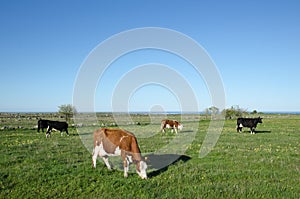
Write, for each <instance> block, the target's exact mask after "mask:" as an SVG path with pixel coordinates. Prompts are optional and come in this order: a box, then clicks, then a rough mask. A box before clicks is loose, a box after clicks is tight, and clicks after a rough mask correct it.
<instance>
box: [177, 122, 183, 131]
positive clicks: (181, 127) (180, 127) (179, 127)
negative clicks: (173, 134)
mask: <svg viewBox="0 0 300 199" xmlns="http://www.w3.org/2000/svg"><path fill="white" fill-rule="evenodd" d="M178 129H179V130H180V131H182V129H183V125H182V124H180V123H178Z"/></svg>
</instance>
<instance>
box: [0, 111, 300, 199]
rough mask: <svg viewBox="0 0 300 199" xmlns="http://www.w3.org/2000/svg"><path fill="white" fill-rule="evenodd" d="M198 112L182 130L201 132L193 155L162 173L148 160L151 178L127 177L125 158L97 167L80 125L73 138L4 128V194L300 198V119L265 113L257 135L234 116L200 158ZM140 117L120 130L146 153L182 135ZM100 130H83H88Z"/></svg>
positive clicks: (0, 177)
mask: <svg viewBox="0 0 300 199" xmlns="http://www.w3.org/2000/svg"><path fill="white" fill-rule="evenodd" d="M195 117H196V116H189V118H193V119H191V120H188V119H186V120H185V121H183V122H184V130H185V131H183V132H181V133H192V132H193V131H194V130H195V131H197V132H196V136H195V139H194V140H193V142H192V143H191V144H190V145H188V146H185V147H186V151H185V154H182V155H185V156H186V157H188V158H186V159H179V160H178V161H177V162H175V163H174V164H171V165H169V166H167V167H165V168H161V170H160V171H156V170H155V169H154V168H151V165H149V173H148V175H149V179H148V180H141V179H140V178H139V177H138V175H137V174H136V173H135V172H134V168H133V167H131V171H132V172H131V173H130V175H129V177H128V178H127V179H126V178H124V177H123V172H122V171H120V170H119V169H122V166H121V165H120V164H119V163H118V162H119V159H118V158H116V160H115V162H116V163H115V167H116V168H117V169H115V170H113V171H108V170H107V169H106V167H105V166H104V164H103V163H102V160H100V159H99V162H98V165H97V168H96V169H92V161H91V153H90V152H91V150H92V149H91V148H88V149H87V148H86V147H85V146H84V145H83V144H82V142H81V139H80V138H81V137H80V136H79V135H78V134H77V131H76V129H72V128H71V129H70V134H71V135H70V136H69V137H68V136H65V135H64V136H60V133H59V132H54V133H53V134H52V137H51V138H50V139H46V138H45V134H44V133H37V132H36V130H29V129H27V130H22V129H18V130H3V131H0V154H1V158H0V198H34V197H38V198H52V197H55V198H299V197H300V194H299V193H300V188H299V179H300V158H299V157H300V150H299V149H300V134H299V130H300V116H277V115H274V116H273V115H266V116H265V117H264V118H265V119H264V120H263V124H260V125H258V127H257V134H255V135H251V134H250V133H249V130H248V129H243V130H244V131H243V133H237V132H236V129H235V125H236V121H235V120H228V121H226V122H225V125H224V129H223V132H222V134H221V136H220V138H219V140H218V142H217V144H216V146H215V147H214V148H213V150H212V151H211V153H209V154H208V155H207V156H206V157H204V158H199V150H200V147H201V145H202V141H203V139H204V137H205V134H206V131H207V128H208V125H209V121H207V120H201V121H200V122H198V121H197V120H196V119H195ZM134 119H135V121H137V122H140V123H141V125H123V126H121V127H122V128H124V129H127V130H129V131H132V132H134V133H135V134H137V135H138V136H137V137H138V142H139V145H140V148H141V150H142V153H143V154H145V155H147V154H151V153H153V152H155V151H156V150H158V149H159V148H161V147H163V146H165V145H167V144H168V143H170V142H171V141H172V140H173V139H174V138H175V135H174V134H173V133H171V132H167V133H166V134H161V133H159V129H160V124H159V123H158V124H149V119H148V117H145V118H144V117H143V116H139V115H136V116H135V118H134ZM105 120H107V122H110V120H109V118H107V117H105ZM22 122H26V121H22ZM99 123H100V122H99ZM96 128H98V127H90V126H89V127H85V128H82V129H81V130H84V131H82V132H84V133H86V134H87V135H88V134H89V133H92V131H93V130H94V129H96ZM162 157H163V156H162ZM162 161H163V160H162Z"/></svg>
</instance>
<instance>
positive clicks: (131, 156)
mask: <svg viewBox="0 0 300 199" xmlns="http://www.w3.org/2000/svg"><path fill="white" fill-rule="evenodd" d="M98 156H100V157H102V158H103V160H104V163H105V164H106V166H107V168H108V169H109V170H111V166H110V164H109V161H108V156H121V157H122V159H123V165H124V177H128V170H129V164H130V163H131V162H133V163H134V164H136V171H137V173H138V174H139V176H140V177H141V178H142V179H147V173H146V169H147V164H146V162H145V161H144V160H143V158H142V156H141V151H140V148H139V146H138V143H137V140H136V137H135V136H134V135H133V134H132V133H130V132H128V131H125V130H121V129H108V128H100V129H97V130H95V131H94V149H93V157H92V160H93V167H94V168H96V160H97V157H98Z"/></svg>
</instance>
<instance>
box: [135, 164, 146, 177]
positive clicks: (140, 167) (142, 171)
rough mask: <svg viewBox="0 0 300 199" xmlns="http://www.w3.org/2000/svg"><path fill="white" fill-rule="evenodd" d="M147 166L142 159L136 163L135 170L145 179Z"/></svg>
mask: <svg viewBox="0 0 300 199" xmlns="http://www.w3.org/2000/svg"><path fill="white" fill-rule="evenodd" d="M147 167H148V166H147V164H146V162H145V161H144V160H141V161H139V162H138V163H137V164H136V172H137V173H138V174H139V176H140V177H141V178H142V179H147V172H146V170H147Z"/></svg>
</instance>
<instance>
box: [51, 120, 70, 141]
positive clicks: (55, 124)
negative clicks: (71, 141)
mask: <svg viewBox="0 0 300 199" xmlns="http://www.w3.org/2000/svg"><path fill="white" fill-rule="evenodd" d="M47 125H48V127H47V132H46V138H48V137H50V135H51V131H52V130H58V131H60V134H61V135H62V133H63V131H66V133H67V135H68V136H69V133H68V123H67V122H59V121H51V120H49V121H48V124H47Z"/></svg>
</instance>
